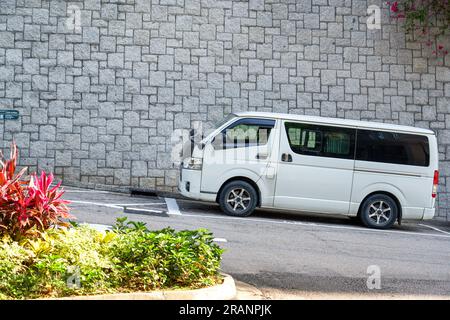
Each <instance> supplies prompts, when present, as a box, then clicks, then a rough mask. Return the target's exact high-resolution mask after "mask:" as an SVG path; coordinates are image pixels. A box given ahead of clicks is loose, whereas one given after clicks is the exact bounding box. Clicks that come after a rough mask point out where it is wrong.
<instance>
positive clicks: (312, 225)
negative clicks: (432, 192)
mask: <svg viewBox="0 0 450 320" xmlns="http://www.w3.org/2000/svg"><path fill="white" fill-rule="evenodd" d="M182 216H183V217H196V218H199V217H201V218H206V219H219V220H239V221H242V222H250V223H254V222H261V223H272V224H290V225H299V226H309V227H316V228H329V229H344V230H345V229H346V230H355V231H360V232H378V233H393V234H405V235H416V236H428V237H437V238H447V239H450V235H444V234H433V233H420V232H409V231H402V230H379V229H369V228H357V227H347V226H335V225H329V224H317V223H308V222H298V221H287V220H283V221H277V220H273V219H258V218H238V217H226V216H212V215H203V214H189V213H183V215H182Z"/></svg>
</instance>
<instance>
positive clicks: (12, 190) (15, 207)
mask: <svg viewBox="0 0 450 320" xmlns="http://www.w3.org/2000/svg"><path fill="white" fill-rule="evenodd" d="M17 157H18V150H17V146H16V144H15V143H13V144H12V145H11V154H10V159H9V160H5V159H4V157H3V154H2V153H1V151H0V168H1V169H0V235H4V234H7V235H9V236H11V237H12V238H13V239H18V238H21V237H24V236H25V237H34V236H37V235H38V234H39V233H40V232H41V231H44V230H47V229H49V228H51V227H54V226H68V223H66V222H64V221H63V220H62V219H65V218H72V216H71V215H70V214H69V209H68V207H67V204H68V203H69V201H66V200H63V199H61V196H62V195H63V194H64V190H62V189H61V188H60V186H61V182H59V183H58V184H56V185H55V186H51V184H52V182H53V174H51V173H50V174H46V173H45V172H44V171H42V173H41V175H40V176H39V175H37V174H36V173H33V174H31V176H30V178H29V179H23V178H22V177H23V175H24V174H25V172H26V170H27V168H23V169H22V170H20V172H19V173H17V174H15V171H16V166H17Z"/></svg>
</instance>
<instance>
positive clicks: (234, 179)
mask: <svg viewBox="0 0 450 320" xmlns="http://www.w3.org/2000/svg"><path fill="white" fill-rule="evenodd" d="M232 181H245V182H247V183H249V184H251V186H252V187H253V188H255V190H256V192H257V193H258V199H257V203H256V206H257V207H261V191H260V190H259V187H258V185H257V184H256V182H255V181H253V180H252V179H250V178H247V177H233V178H230V179H228V180H227V181H225V182H224V183H222V186H221V187H220V189H219V191H218V192H217V196H216V202H217V203H219V196H220V193H221V192H222V189H223V188H224V187H225V186H226V185H227V184H228V183H230V182H232Z"/></svg>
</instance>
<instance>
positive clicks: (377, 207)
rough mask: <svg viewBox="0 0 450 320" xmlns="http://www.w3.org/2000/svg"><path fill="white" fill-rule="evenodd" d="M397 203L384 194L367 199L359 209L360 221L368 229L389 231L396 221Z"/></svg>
mask: <svg viewBox="0 0 450 320" xmlns="http://www.w3.org/2000/svg"><path fill="white" fill-rule="evenodd" d="M397 216H398V207H397V203H396V202H395V201H394V199H392V198H391V197H389V196H387V195H385V194H374V195H372V196H370V197H368V198H367V199H366V200H365V201H364V203H363V205H362V207H361V215H360V218H361V221H362V223H363V224H364V225H365V226H366V227H369V228H375V229H389V228H390V227H392V225H393V224H394V223H395V221H396V220H397Z"/></svg>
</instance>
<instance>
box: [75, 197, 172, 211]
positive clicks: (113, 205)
mask: <svg viewBox="0 0 450 320" xmlns="http://www.w3.org/2000/svg"><path fill="white" fill-rule="evenodd" d="M69 201H70V202H71V203H78V204H89V205H93V206H99V207H106V208H114V209H122V210H134V211H143V212H154V213H163V212H164V211H163V210H151V209H141V208H132V207H127V206H128V205H132V206H139V205H140V204H136V203H132V204H128V205H127V204H108V203H100V202H91V201H79V200H69Z"/></svg>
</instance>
